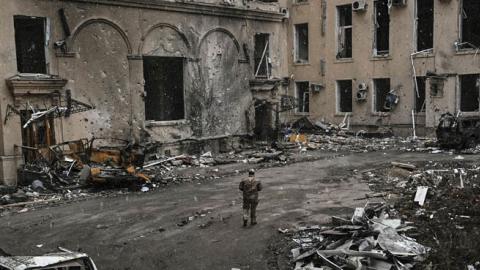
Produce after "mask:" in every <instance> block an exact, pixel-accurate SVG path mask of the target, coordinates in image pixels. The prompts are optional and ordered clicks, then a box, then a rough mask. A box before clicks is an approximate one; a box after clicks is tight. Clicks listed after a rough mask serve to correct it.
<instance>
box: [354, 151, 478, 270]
mask: <svg viewBox="0 0 480 270" xmlns="http://www.w3.org/2000/svg"><path fill="white" fill-rule="evenodd" d="M415 165H416V166H413V168H411V169H406V168H400V167H398V166H392V167H391V168H386V169H381V170H377V171H374V172H367V173H364V175H363V177H364V179H365V180H367V181H368V183H369V185H370V186H371V188H372V189H373V190H375V191H376V192H380V193H384V197H385V198H387V199H388V200H389V201H390V203H392V204H394V205H395V208H396V209H397V211H398V212H399V214H400V215H401V216H402V217H404V218H407V219H408V220H411V221H413V222H414V223H415V225H416V227H417V231H416V232H414V233H412V232H408V234H409V236H412V237H415V238H416V239H418V241H420V242H421V243H424V244H425V245H428V246H429V247H431V248H432V250H431V252H430V255H429V257H428V258H427V260H426V261H425V262H423V263H422V267H424V268H426V267H432V269H467V267H468V269H480V267H479V266H480V263H478V261H479V260H480V259H479V258H480V243H479V242H478V241H477V240H476V239H477V238H478V237H479V236H480V230H479V229H480V209H478V204H479V203H480V177H479V176H480V166H478V164H476V163H474V162H469V161H464V160H462V159H459V158H456V159H454V160H453V161H442V162H431V161H430V162H422V163H418V164H415Z"/></svg>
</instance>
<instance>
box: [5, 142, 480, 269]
mask: <svg viewBox="0 0 480 270" xmlns="http://www.w3.org/2000/svg"><path fill="white" fill-rule="evenodd" d="M316 158H317V160H315V161H305V162H298V163H293V164H289V165H287V166H282V167H271V168H263V169H259V170H258V172H257V178H258V179H259V180H261V181H262V183H263V184H264V187H265V188H264V190H263V191H262V192H261V196H260V200H261V201H260V204H259V208H258V221H259V224H258V225H256V226H254V227H248V228H242V226H241V194H240V192H239V191H238V183H239V181H240V180H241V179H242V177H245V175H244V174H236V175H230V176H226V177H222V178H218V179H213V180H209V181H204V182H192V183H184V184H180V185H173V186H169V187H167V188H165V189H158V190H155V191H152V192H149V193H127V194H119V195H117V196H109V197H96V198H90V199H87V200H80V201H74V202H70V203H66V204H60V205H54V206H48V207H44V208H40V209H37V210H30V211H27V212H24V213H16V212H11V213H9V214H7V215H4V216H3V217H1V218H0V232H1V233H0V248H2V249H3V250H5V251H7V252H9V253H12V254H15V255H26V254H28V255H34V254H43V253H45V252H47V251H51V250H53V249H55V248H56V247H57V246H62V247H65V248H68V249H71V250H82V251H83V252H86V253H88V254H89V255H90V256H92V258H93V259H94V261H95V262H96V264H97V266H98V267H99V269H209V270H210V269H211V270H215V269H219V270H220V269H222V270H223V269H232V268H239V269H242V270H244V269H255V270H261V269H290V268H289V265H288V264H287V263H286V262H288V260H286V259H283V258H282V257H281V254H280V255H279V254H275V253H274V252H272V251H271V247H272V245H273V246H275V244H276V243H275V241H277V239H278V228H292V227H295V226H301V225H306V224H323V223H328V222H329V221H330V216H331V215H337V216H339V215H351V213H352V212H353V210H354V208H355V207H358V206H363V205H364V204H365V202H366V200H364V199H363V200H362V198H364V197H365V194H367V193H370V192H372V191H371V190H370V189H369V186H368V185H367V183H365V182H364V181H361V179H360V178H358V177H354V176H353V175H354V174H352V172H353V170H358V171H362V170H368V169H372V168H379V167H382V166H385V165H386V164H389V163H390V162H391V161H398V162H415V161H426V160H451V159H453V158H454V156H452V155H448V154H430V153H421V152H398V151H386V152H382V151H377V152H368V153H356V154H352V153H350V154H339V153H327V154H325V153H322V154H318V155H317V156H316ZM465 158H466V161H467V160H472V159H475V158H476V156H465ZM245 166H250V165H248V164H245ZM277 255H278V256H277Z"/></svg>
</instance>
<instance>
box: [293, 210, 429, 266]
mask: <svg viewBox="0 0 480 270" xmlns="http://www.w3.org/2000/svg"><path fill="white" fill-rule="evenodd" d="M395 215H396V213H395V209H391V208H389V206H387V205H386V204H384V203H367V204H366V206H365V207H362V208H357V209H356V210H355V213H354V215H353V217H352V218H351V219H350V220H347V219H344V218H341V217H332V224H335V226H330V227H319V226H314V227H304V228H299V229H298V230H296V231H295V232H294V233H293V234H292V239H293V241H294V242H295V243H296V247H295V248H294V249H292V250H291V253H292V254H291V256H292V259H293V262H294V263H295V268H294V269H295V270H304V269H402V270H403V269H412V268H413V267H414V266H415V264H417V263H419V262H421V261H423V260H425V258H426V256H427V254H428V251H429V248H427V247H425V246H423V245H421V244H419V243H418V242H417V241H416V240H415V239H413V238H410V237H408V236H406V235H405V232H406V231H410V230H415V227H413V226H412V223H411V222H402V220H401V219H396V218H392V216H395Z"/></svg>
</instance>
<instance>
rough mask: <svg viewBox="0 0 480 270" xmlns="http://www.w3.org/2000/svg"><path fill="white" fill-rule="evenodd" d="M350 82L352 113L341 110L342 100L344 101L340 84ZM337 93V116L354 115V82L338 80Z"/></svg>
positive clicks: (336, 84)
mask: <svg viewBox="0 0 480 270" xmlns="http://www.w3.org/2000/svg"><path fill="white" fill-rule="evenodd" d="M347 81H349V82H350V103H351V104H350V107H351V111H349V112H347V111H342V110H341V107H342V106H341V100H342V93H341V90H342V89H341V87H340V84H341V83H342V82H347ZM335 92H336V114H340V115H344V114H347V113H348V114H352V113H353V80H351V79H344V80H336V81H335Z"/></svg>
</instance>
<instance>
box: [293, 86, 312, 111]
mask: <svg viewBox="0 0 480 270" xmlns="http://www.w3.org/2000/svg"><path fill="white" fill-rule="evenodd" d="M301 83H305V84H307V87H306V89H307V91H305V92H303V94H304V96H303V97H299V87H298V86H299V84H301ZM310 85H311V84H310V81H295V98H296V99H297V100H298V107H297V108H296V109H295V113H297V114H310ZM305 93H308V110H307V111H304V110H301V109H300V105H301V104H302V103H303V100H304V97H305ZM300 101H302V103H301V102H300ZM303 107H305V106H303Z"/></svg>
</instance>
